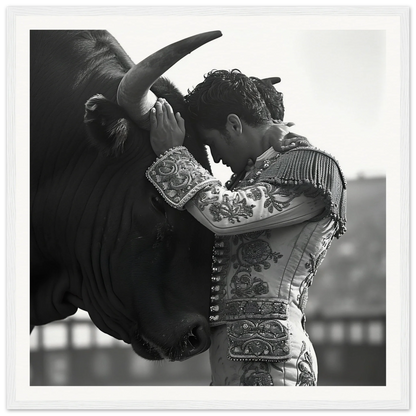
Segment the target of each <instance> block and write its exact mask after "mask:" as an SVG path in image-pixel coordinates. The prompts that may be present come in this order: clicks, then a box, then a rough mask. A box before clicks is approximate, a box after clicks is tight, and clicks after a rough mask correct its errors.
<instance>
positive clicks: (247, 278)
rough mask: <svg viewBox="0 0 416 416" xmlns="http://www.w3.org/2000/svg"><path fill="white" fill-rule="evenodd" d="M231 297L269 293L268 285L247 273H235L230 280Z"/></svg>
mask: <svg viewBox="0 0 416 416" xmlns="http://www.w3.org/2000/svg"><path fill="white" fill-rule="evenodd" d="M230 288H231V294H232V295H233V296H232V297H233V298H246V297H254V296H259V295H265V294H267V293H269V285H268V283H266V282H264V281H263V280H262V279H260V278H259V277H256V276H251V274H249V273H243V274H238V273H236V274H235V275H234V276H233V277H232V278H231V282H230Z"/></svg>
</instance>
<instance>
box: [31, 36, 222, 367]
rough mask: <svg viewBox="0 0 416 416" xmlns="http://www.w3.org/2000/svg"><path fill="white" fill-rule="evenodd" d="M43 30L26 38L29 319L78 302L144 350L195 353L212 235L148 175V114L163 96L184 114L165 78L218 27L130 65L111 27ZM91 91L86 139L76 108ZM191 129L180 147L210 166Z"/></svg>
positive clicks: (201, 345)
mask: <svg viewBox="0 0 416 416" xmlns="http://www.w3.org/2000/svg"><path fill="white" fill-rule="evenodd" d="M46 32H47V31H46ZM46 32H41V33H37V32H36V33H33V34H32V50H31V57H32V62H31V65H32V66H31V72H32V92H31V140H32V142H31V143H32V163H31V169H32V171H31V177H32V188H31V189H32V190H31V198H32V202H31V204H32V205H31V216H32V236H31V256H32V267H31V324H32V325H41V324H45V323H47V322H50V321H52V320H56V319H62V318H65V317H66V316H68V315H71V314H73V313H74V312H75V311H76V309H77V308H81V309H84V310H86V311H88V313H89V315H90V317H91V319H92V320H93V322H94V323H95V324H96V325H97V327H98V328H99V329H101V330H102V331H103V332H106V333H108V334H110V335H111V336H113V337H115V338H118V339H122V340H124V341H125V342H127V343H131V344H132V346H133V348H134V350H135V351H136V352H137V353H138V354H139V355H141V356H142V357H144V358H148V359H152V360H158V359H164V358H168V359H171V360H181V359H185V358H188V357H190V356H193V355H195V354H198V353H201V352H202V351H204V350H206V349H207V348H208V347H209V345H210V340H209V326H208V315H209V296H210V286H211V279H210V277H211V276H210V272H211V252H212V245H213V235H212V233H211V232H209V231H208V230H207V229H205V228H204V227H203V226H202V225H200V224H199V223H198V222H197V221H196V220H194V219H193V217H192V216H190V215H189V214H188V213H187V212H186V211H177V210H174V209H173V208H171V207H169V206H168V205H167V204H166V203H165V202H164V201H163V200H162V199H161V198H160V196H159V195H158V193H157V191H156V190H155V189H154V188H153V186H152V185H151V184H150V183H149V182H148V181H147V179H146V178H145V171H146V169H147V168H148V167H149V166H150V165H151V163H152V162H153V161H154V160H155V158H156V156H155V154H154V152H153V150H152V148H151V146H150V141H149V124H148V121H147V120H148V114H149V110H150V108H151V107H152V106H153V105H154V103H155V100H156V98H157V97H164V98H166V99H167V100H168V101H169V102H170V104H171V105H172V107H173V108H174V110H175V111H180V112H181V114H182V116H183V117H184V119H185V121H187V115H186V108H185V104H184V99H183V96H182V95H181V94H180V92H179V91H178V90H177V89H176V88H175V87H174V86H173V85H172V84H171V83H170V82H169V81H168V80H166V79H164V78H161V75H162V74H163V73H164V72H165V71H166V70H167V69H168V68H169V67H170V66H172V65H173V64H174V63H175V62H177V61H178V60H179V59H181V58H182V57H183V56H185V55H186V54H188V53H190V52H191V51H192V50H194V49H195V48H197V47H199V46H201V45H202V44H204V43H205V42H208V41H210V40H212V39H215V38H217V37H218V36H221V33H220V32H211V33H207V34H202V35H197V36H195V37H192V38H189V39H185V40H183V41H180V42H177V43H175V44H173V45H171V46H169V47H167V48H164V49H162V50H161V51H159V52H157V53H155V54H153V55H151V56H150V57H149V58H147V59H145V60H144V61H142V62H141V63H139V64H138V65H132V63H130V62H131V61H130V60H129V59H128V57H126V56H125V53H124V51H123V50H122V49H121V48H120V46H119V45H118V43H117V42H116V41H115V40H114V38H112V37H111V35H109V34H108V33H106V32H102V31H100V32H99V33H98V32H94V31H93V32H82V33H73V32H71V31H70V32H69V33H68V32H63V31H62V33H61V32H60V31H57V32H55V33H52V34H51V33H46ZM56 38H59V41H56ZM99 60H101V61H99ZM56 68H59V70H60V71H59V72H58V73H56V72H57V71H56ZM53 77H56V80H57V81H56V82H55V83H53V82H54V81H53ZM63 77H66V78H67V79H66V81H65V82H62V78H63ZM52 83H53V85H54V88H53V89H48V87H49V85H51V84H52ZM49 91H51V92H50V93H49ZM97 93H101V94H102V95H96V94H97ZM87 94H88V95H87ZM83 97H85V98H83ZM89 97H91V98H90V99H89V100H88V101H87V103H86V106H85V109H86V111H85V117H84V121H85V124H86V126H87V131H88V137H89V141H86V140H85V134H83V133H82V131H81V130H80V129H79V125H78V124H77V123H78V120H79V113H78V108H79V104H82V103H85V101H86V100H87V99H88V98H89ZM69 100H71V101H69ZM80 100H83V101H82V102H81V103H78V101H80ZM56 127H57V128H56ZM68 127H70V128H68ZM186 127H187V137H186V139H185V143H184V145H185V146H187V147H188V148H189V150H190V151H191V152H192V153H193V154H194V156H195V157H196V158H197V159H198V161H199V162H200V163H202V164H203V165H204V166H205V167H206V168H209V164H208V159H207V155H206V151H205V148H204V146H203V145H202V143H199V142H198V138H197V137H196V136H195V134H194V132H193V129H192V125H191V124H190V123H189V122H188V123H187V125H186ZM54 129H55V130H54ZM91 144H92V145H91ZM47 303H48V304H47Z"/></svg>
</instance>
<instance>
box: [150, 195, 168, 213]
mask: <svg viewBox="0 0 416 416" xmlns="http://www.w3.org/2000/svg"><path fill="white" fill-rule="evenodd" d="M150 201H151V203H152V205H153V207H154V208H155V209H157V210H158V211H159V212H160V213H161V214H163V215H165V207H164V203H163V201H162V199H161V198H160V197H158V196H152V197H151V198H150Z"/></svg>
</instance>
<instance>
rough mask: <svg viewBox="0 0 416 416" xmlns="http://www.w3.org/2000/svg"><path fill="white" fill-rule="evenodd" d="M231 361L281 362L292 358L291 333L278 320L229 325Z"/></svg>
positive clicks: (236, 322)
mask: <svg viewBox="0 0 416 416" xmlns="http://www.w3.org/2000/svg"><path fill="white" fill-rule="evenodd" d="M227 332H228V339H229V343H230V345H229V358H230V359H231V360H239V361H240V360H242V361H245V360H254V361H257V360H262V361H280V360H287V359H288V358H289V357H290V354H289V353H290V343H289V331H288V329H287V328H286V326H284V325H283V324H282V322H280V321H279V320H277V319H270V320H263V319H262V320H248V319H244V320H238V321H235V322H229V323H227Z"/></svg>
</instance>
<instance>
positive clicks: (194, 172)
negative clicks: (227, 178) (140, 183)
mask: <svg viewBox="0 0 416 416" xmlns="http://www.w3.org/2000/svg"><path fill="white" fill-rule="evenodd" d="M146 177H147V178H148V179H149V181H150V182H152V184H153V185H154V186H155V187H156V189H157V190H158V191H159V193H160V194H161V195H162V196H163V198H164V199H165V201H166V202H167V203H168V204H169V205H171V206H173V207H174V208H177V209H180V208H183V207H184V205H185V204H186V203H187V202H188V201H189V200H190V199H191V198H192V197H193V196H194V195H195V194H196V193H197V192H199V191H200V190H201V189H203V188H205V187H207V186H212V185H213V184H218V183H219V181H218V180H217V179H215V178H214V177H212V176H211V175H210V173H209V172H208V171H207V170H206V169H204V168H203V167H202V166H201V165H200V164H199V163H198V162H197V161H196V160H195V159H194V157H193V156H192V155H191V153H189V151H188V149H187V148H186V147H183V146H178V147H174V148H173V149H170V150H168V151H167V152H165V153H164V154H163V155H162V156H160V157H159V158H158V159H157V160H156V161H155V162H154V163H153V164H152V166H150V168H149V169H148V170H147V172H146Z"/></svg>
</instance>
